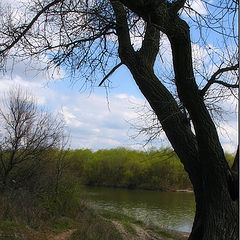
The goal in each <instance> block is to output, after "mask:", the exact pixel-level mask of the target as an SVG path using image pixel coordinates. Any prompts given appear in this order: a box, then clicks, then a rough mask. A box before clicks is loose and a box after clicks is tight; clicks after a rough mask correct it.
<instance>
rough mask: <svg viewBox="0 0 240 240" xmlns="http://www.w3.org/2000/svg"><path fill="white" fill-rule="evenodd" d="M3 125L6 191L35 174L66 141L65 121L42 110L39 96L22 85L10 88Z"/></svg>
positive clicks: (0, 139) (0, 159) (0, 140)
mask: <svg viewBox="0 0 240 240" xmlns="http://www.w3.org/2000/svg"><path fill="white" fill-rule="evenodd" d="M0 127H1V128H0V129H1V136H0V144H1V145H0V146H1V147H0V184H1V187H2V190H5V189H6V187H11V186H19V185H21V182H24V181H25V180H27V179H28V178H29V177H31V176H32V174H34V173H35V172H34V171H33V170H34V169H35V168H36V167H38V166H39V163H40V162H41V161H42V160H43V159H44V158H46V157H47V155H48V151H49V150H50V149H59V148H60V147H61V146H62V143H63V142H64V141H63V139H64V136H65V130H64V122H63V121H61V119H58V118H57V117H54V116H53V115H52V114H49V113H47V112H45V111H43V110H41V109H39V108H38V107H37V104H36V101H35V99H34V98H33V97H32V96H31V95H29V94H28V93H27V92H24V91H23V90H22V89H20V88H17V89H14V90H10V91H9V94H8V96H7V97H6V99H5V100H4V103H3V104H2V106H1V108H0ZM60 152H61V151H60ZM58 162H60V160H59V161H58ZM58 165H59V164H58ZM57 169H58V170H59V169H60V166H58V168H57ZM59 174H60V173H58V175H59Z"/></svg>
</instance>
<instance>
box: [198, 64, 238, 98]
mask: <svg viewBox="0 0 240 240" xmlns="http://www.w3.org/2000/svg"><path fill="white" fill-rule="evenodd" d="M238 66H239V63H237V64H235V65H233V66H230V67H225V68H219V69H218V70H217V71H216V72H215V73H214V74H213V75H212V77H211V78H210V80H209V81H208V83H207V84H206V86H205V87H204V88H203V89H202V90H201V91H200V93H201V95H202V96H204V94H205V93H206V92H207V90H208V89H209V88H210V86H211V85H212V84H213V83H218V84H221V85H223V86H225V87H229V88H238V87H239V84H229V83H226V82H223V81H219V80H216V79H217V78H218V75H221V74H223V73H225V72H228V71H234V70H237V69H238Z"/></svg>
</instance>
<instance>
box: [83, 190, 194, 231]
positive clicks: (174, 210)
mask: <svg viewBox="0 0 240 240" xmlns="http://www.w3.org/2000/svg"><path fill="white" fill-rule="evenodd" d="M81 196H82V198H83V199H85V200H86V201H87V202H88V203H89V205H91V206H92V207H93V208H95V209H99V208H100V209H106V210H111V211H115V212H120V213H124V214H126V215H128V216H131V217H135V218H137V219H140V220H142V221H145V222H150V223H154V224H156V225H160V226H163V227H167V228H170V229H174V230H178V231H183V232H190V231H191V227H192V222H193V218H194V211H195V201H194V195H193V193H185V192H160V191H148V190H129V189H120V188H103V187H82V188H81Z"/></svg>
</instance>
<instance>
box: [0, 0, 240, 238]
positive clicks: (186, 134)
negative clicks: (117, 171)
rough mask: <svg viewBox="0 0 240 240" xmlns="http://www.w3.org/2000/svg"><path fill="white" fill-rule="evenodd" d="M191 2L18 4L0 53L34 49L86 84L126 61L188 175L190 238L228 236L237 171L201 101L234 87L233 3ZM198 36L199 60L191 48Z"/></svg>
mask: <svg viewBox="0 0 240 240" xmlns="http://www.w3.org/2000/svg"><path fill="white" fill-rule="evenodd" d="M193 2H194V1H186V0H175V1H170V0H169V1H167V0H142V1H135V0H118V1H117V0H108V1H103V0H98V1H97V0H96V1H88V0H80V1H75V0H54V1H48V0H46V1H45V0H44V1H41V0H40V1H36V2H34V1H32V3H31V4H28V5H27V6H25V8H22V15H21V19H20V20H21V21H14V14H16V11H15V12H14V11H12V12H11V14H8V15H7V17H5V18H4V19H3V20H2V21H1V25H2V26H1V30H0V39H1V40H0V41H1V42H0V48H1V49H0V55H1V63H2V66H3V67H4V66H5V67H6V66H7V63H10V62H11V61H12V59H16V58H17V57H20V58H23V59H27V58H29V57H32V58H39V59H41V60H46V61H47V62H48V65H47V67H51V66H52V67H59V66H60V67H63V68H64V69H65V70H66V72H68V73H70V74H71V75H72V76H76V77H77V78H80V77H81V78H82V79H86V81H85V82H84V84H88V83H90V85H95V80H97V81H99V83H100V85H102V84H106V80H107V78H109V76H110V75H111V74H112V73H113V72H114V71H116V70H117V69H118V68H119V67H120V66H121V65H123V64H124V65H125V66H127V68H128V69H129V71H130V72H131V74H132V76H133V78H134V80H135V82H136V84H137V85H138V87H139V89H140V91H141V92H142V93H143V95H144V96H145V97H146V99H147V101H148V103H149V105H150V106H151V108H152V109H153V111H154V112H155V114H156V116H157V118H158V121H159V122H160V124H161V128H162V129H163V131H164V132H165V134H166V136H167V137H168V139H169V141H170V143H171V144H172V147H173V148H174V150H175V152H176V153H177V155H178V156H179V158H180V160H181V162H182V163H183V165H184V168H185V170H186V171H187V172H188V174H189V177H190V180H191V182H192V184H193V188H194V194H195V200H196V215H195V219H194V224H193V228H192V232H191V234H190V237H189V239H191V240H193V239H201V240H202V239H204V240H227V239H231V240H236V239H238V201H237V199H238V188H237V187H234V186H237V185H238V184H236V183H237V182H236V181H235V180H234V179H237V178H238V171H232V169H230V167H229V166H228V163H227V161H226V159H225V156H224V152H223V148H222V146H221V143H220V141H219V137H218V133H217V130H216V126H215V124H214V115H213V114H211V111H210V110H209V108H208V107H207V106H208V104H209V103H210V104H211V105H212V106H213V104H215V102H216V100H220V101H222V100H223V99H225V98H226V97H229V96H230V94H235V95H236V89H237V88H238V87H239V80H238V73H237V69H238V66H239V62H238V47H237V42H238V40H237V34H236V32H237V31H236V28H237V24H236V17H237V11H238V3H237V1H230V0H226V1H214V3H213V2H207V1H198V2H200V3H201V4H203V9H202V10H201V9H200V10H196V9H194V7H193ZM19 9H21V8H19ZM203 10H204V11H203ZM19 18H20V17H19V16H18V19H19ZM190 30H191V31H194V34H192V35H191V34H190ZM164 38H165V39H167V40H168V42H169V45H168V47H167V48H168V49H169V51H170V52H171V58H172V61H171V68H169V69H170V73H171V74H170V81H169V76H168V78H165V76H166V74H163V71H162V70H163V66H162V65H164V61H162V58H163V57H164V52H163V51H162V50H163V44H162V41H163V39H164ZM137 39H140V40H141V44H136V43H138V41H136V40H137ZM216 39H217V41H215V40H216ZM196 45H197V46H199V47H200V50H201V51H202V53H201V54H202V55H203V57H204V59H205V61H203V62H201V61H200V62H199V61H197V58H196V57H194V53H195V51H194V46H196ZM159 53H160V57H159V56H158V54H159ZM203 53H204V54H205V55H204V54H203ZM201 54H200V55H201ZM46 56H47V57H46ZM156 63H157V64H156ZM156 65H158V66H159V67H160V71H159V74H158V75H157V74H156V69H155V66H156ZM74 74H75V75H74ZM159 75H160V76H161V77H159ZM99 77H101V78H100V79H99ZM100 80H102V81H100ZM212 99H214V101H212ZM191 126H193V127H194V131H193V130H192V127H191ZM237 161H238V157H236V163H235V164H234V166H237V165H238V164H237Z"/></svg>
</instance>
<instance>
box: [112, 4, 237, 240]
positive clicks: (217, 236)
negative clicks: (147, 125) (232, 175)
mask: <svg viewBox="0 0 240 240" xmlns="http://www.w3.org/2000/svg"><path fill="white" fill-rule="evenodd" d="M129 2H132V1H129ZM112 4H113V8H114V11H115V14H116V21H117V35H118V40H119V56H120V58H121V61H122V63H123V64H125V65H126V66H127V67H128V68H129V70H130V71H131V73H132V75H133V78H134V79H135V81H136V83H137V85H138V87H139V89H140V90H141V92H142V93H143V95H144V96H145V97H146V99H147V100H148V102H149V104H150V106H151V107H152V109H153V110H154V112H155V113H156V115H157V117H158V119H159V121H160V123H161V125H162V128H163V130H164V131H165V133H166V135H167V137H168V139H169V141H170V143H171V144H172V146H173V148H174V150H175V152H176V153H177V155H178V156H179V158H180V160H181V162H182V163H183V165H184V168H185V170H186V171H187V172H188V174H189V177H190V180H191V182H192V184H193V188H194V194H195V200H196V215H195V219H194V224H193V228H192V232H191V234H190V237H189V239H190V240H237V239H238V202H237V201H233V199H232V198H231V195H230V192H229V184H230V185H231V183H229V170H230V168H229V166H228V163H227V161H226V159H225V156H224V152H223V149H222V147H221V144H220V142H219V139H218V134H217V131H216V128H215V125H214V123H213V121H212V119H211V117H210V114H209V112H208V110H207V108H206V106H205V104H204V101H203V98H202V96H201V95H200V94H199V90H198V87H197V84H196V82H195V79H194V74H193V67H192V54H191V52H192V51H191V41H190V33H189V27H188V25H187V24H186V23H185V22H184V21H183V20H181V19H180V18H179V17H178V16H177V15H175V14H171V15H170V14H169V15H168V17H166V16H167V14H166V12H164V15H161V14H160V15H157V16H153V17H151V16H150V14H149V15H148V16H144V15H143V16H142V17H143V18H144V19H151V21H153V23H154V24H155V26H156V24H157V25H158V26H159V29H161V30H162V31H163V32H164V33H166V35H167V36H168V38H169V40H170V43H171V49H172V55H173V66H174V72H175V81H176V86H177V90H178V95H179V98H180V100H181V102H182V103H183V104H184V106H185V107H186V109H187V111H188V113H189V114H190V117H191V120H192V122H193V125H194V129H195V133H196V135H194V134H193V132H192V131H191V127H190V124H189V121H188V119H187V118H186V115H184V114H183V112H182V111H181V109H180V108H179V106H178V104H177V103H176V101H175V99H174V98H173V96H172V95H171V93H170V92H169V91H168V90H167V89H166V88H165V86H164V85H163V84H162V83H161V82H160V81H159V79H158V78H157V77H156V76H155V74H154V71H153V65H154V62H155V58H156V55H157V52H158V46H159V45H158V44H159V32H158V31H157V30H156V29H155V30H154V28H153V27H152V26H150V25H151V24H148V27H147V30H146V33H145V36H144V41H143V44H142V48H141V49H140V50H139V51H137V52H135V51H134V49H133V48H132V46H131V41H130V36H129V31H128V25H127V21H126V15H125V12H124V9H123V7H122V5H121V4H120V3H119V2H117V1H112ZM136 4H137V3H136ZM137 5H138V4H137ZM131 7H132V6H130V8H131ZM133 7H134V6H133ZM131 10H133V11H134V10H135V9H131ZM165 10H166V11H168V9H167V8H166V9H165ZM159 12H161V9H160V10H159V11H155V10H153V13H154V14H158V13H159ZM136 13H137V14H141V11H140V10H139V9H137V11H136ZM142 13H143V14H144V11H143V12H142ZM150 13H151V11H150ZM162 16H164V19H162Z"/></svg>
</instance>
